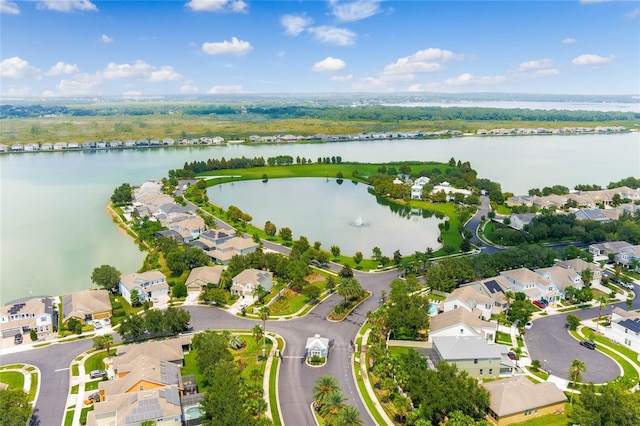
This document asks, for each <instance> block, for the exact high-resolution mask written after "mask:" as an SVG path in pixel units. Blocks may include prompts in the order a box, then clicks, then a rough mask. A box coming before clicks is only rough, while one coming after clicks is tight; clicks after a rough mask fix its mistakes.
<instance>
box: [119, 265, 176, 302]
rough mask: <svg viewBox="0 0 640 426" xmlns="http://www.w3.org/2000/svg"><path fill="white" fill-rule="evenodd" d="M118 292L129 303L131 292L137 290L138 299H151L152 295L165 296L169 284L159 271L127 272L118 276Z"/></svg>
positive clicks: (142, 300) (167, 292)
mask: <svg viewBox="0 0 640 426" xmlns="http://www.w3.org/2000/svg"><path fill="white" fill-rule="evenodd" d="M119 289H120V294H122V296H123V297H124V298H125V299H127V302H129V303H131V292H132V291H133V290H137V291H138V295H139V297H140V301H141V302H144V301H145V300H149V299H153V298H154V297H159V296H167V295H168V294H169V285H168V284H167V278H166V277H165V276H164V274H163V273H162V272H160V271H146V272H143V273H141V274H137V273H135V274H128V275H123V276H122V277H121V278H120V283H119Z"/></svg>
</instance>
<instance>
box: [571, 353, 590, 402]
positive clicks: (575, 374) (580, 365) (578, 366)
mask: <svg viewBox="0 0 640 426" xmlns="http://www.w3.org/2000/svg"><path fill="white" fill-rule="evenodd" d="M586 369H587V367H586V366H585V365H584V361H581V360H579V359H577V358H576V359H574V360H573V361H571V366H570V367H569V379H571V381H572V382H573V386H572V387H573V389H574V390H575V388H576V383H577V381H578V379H579V378H580V374H581V373H584V372H585V371H586ZM571 405H573V392H571Z"/></svg>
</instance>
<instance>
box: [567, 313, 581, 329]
mask: <svg viewBox="0 0 640 426" xmlns="http://www.w3.org/2000/svg"><path fill="white" fill-rule="evenodd" d="M580 321H581V319H580V317H579V316H577V315H574V314H569V315H567V324H569V329H571V330H575V329H577V328H578V326H579V325H580Z"/></svg>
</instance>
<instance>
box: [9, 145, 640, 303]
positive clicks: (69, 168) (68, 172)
mask: <svg viewBox="0 0 640 426" xmlns="http://www.w3.org/2000/svg"><path fill="white" fill-rule="evenodd" d="M243 155H244V156H247V157H256V156H263V157H265V158H266V157H269V156H275V155H291V156H293V157H296V156H301V157H306V158H311V159H313V160H314V161H315V160H316V159H317V158H318V157H326V156H334V155H340V156H341V157H342V158H343V160H344V161H360V162H389V161H396V160H419V161H444V162H446V161H448V160H449V158H451V157H455V158H456V159H457V160H458V159H459V160H462V161H470V162H471V165H472V167H473V168H474V169H476V170H477V171H478V174H479V176H480V177H485V178H489V179H492V180H494V181H497V182H500V183H501V184H502V189H503V190H504V191H511V192H513V193H516V194H518V193H525V192H526V191H527V190H528V189H529V188H532V187H544V186H550V185H555V184H562V185H565V186H568V187H573V186H574V185H576V184H579V183H588V184H600V185H607V184H608V183H609V182H611V181H615V180H619V179H622V178H625V177H628V176H640V134H638V133H625V134H612V135H571V136H559V135H549V136H504V137H464V138H457V139H434V140H404V139H400V140H376V141H354V142H335V143H325V144H302V145H298V144H291V145H259V146H245V145H230V146H220V147H184V148H166V149H146V150H114V151H101V152H88V151H87V152H50V153H45V152H41V153H24V154H6V155H0V177H1V179H0V242H1V246H0V303H6V302H8V301H10V300H12V299H15V298H19V297H25V296H28V295H29V294H30V293H31V294H33V295H39V294H52V295H59V294H63V293H68V292H72V291H77V290H82V289H85V288H88V287H90V286H91V281H90V276H91V271H92V270H93V268H95V267H96V266H100V265H102V264H111V265H114V266H116V267H117V268H118V269H119V270H120V271H121V272H122V273H123V274H127V273H130V272H134V271H136V270H137V269H138V268H139V267H140V265H141V264H142V260H143V258H144V253H142V252H140V251H139V250H138V247H137V246H136V245H135V244H134V243H133V241H132V240H131V239H130V238H129V237H128V236H126V235H125V234H124V233H122V232H121V231H119V230H118V228H117V227H116V226H115V224H113V222H112V219H111V217H109V215H108V214H107V213H106V211H105V209H104V208H105V206H106V204H107V202H108V200H109V197H110V196H111V194H112V193H113V190H114V189H115V187H117V186H118V185H120V184H122V183H123V182H128V183H131V184H139V183H142V182H144V181H146V180H147V179H150V178H161V177H163V176H166V175H167V170H169V169H175V168H181V167H182V165H183V164H184V163H185V162H191V161H195V160H206V159H208V158H212V157H218V158H219V157H223V156H224V157H225V158H232V157H241V156H243ZM270 183H271V182H270ZM346 183H349V184H351V183H350V182H349V181H345V184H346ZM350 209H353V210H356V209H355V208H354V207H352V206H351V207H350ZM359 210H360V209H358V211H353V212H350V214H351V215H354V216H356V215H357V214H359V213H360V211H359ZM252 213H253V214H254V215H255V212H252ZM361 213H362V215H363V217H365V218H366V216H367V213H366V212H365V211H364V210H363V211H362V212H361ZM390 215H391V214H390ZM356 217H357V216H356ZM269 220H271V221H273V222H274V223H275V224H276V225H278V226H280V223H281V221H280V220H279V218H276V217H272V218H269ZM258 225H259V226H261V225H263V223H258ZM292 230H293V231H294V233H297V231H296V229H293V228H292ZM321 240H322V242H323V245H324V246H325V247H326V246H328V245H330V244H331V243H329V242H328V241H325V240H324V239H321ZM397 248H398V249H400V250H401V251H402V252H403V253H408V252H409V251H408V250H405V249H404V247H397ZM394 250H395V249H394ZM363 253H364V251H363ZM365 254H366V253H365ZM385 254H386V253H385Z"/></svg>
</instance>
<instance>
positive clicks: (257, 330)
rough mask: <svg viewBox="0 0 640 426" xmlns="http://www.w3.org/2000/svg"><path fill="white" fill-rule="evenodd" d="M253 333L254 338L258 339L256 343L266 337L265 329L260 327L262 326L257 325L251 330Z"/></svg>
mask: <svg viewBox="0 0 640 426" xmlns="http://www.w3.org/2000/svg"><path fill="white" fill-rule="evenodd" d="M251 332H252V333H253V338H254V339H256V343H257V342H259V341H260V339H262V336H264V329H263V328H262V327H260V324H256V325H255V326H254V327H253V328H252V329H251Z"/></svg>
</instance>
